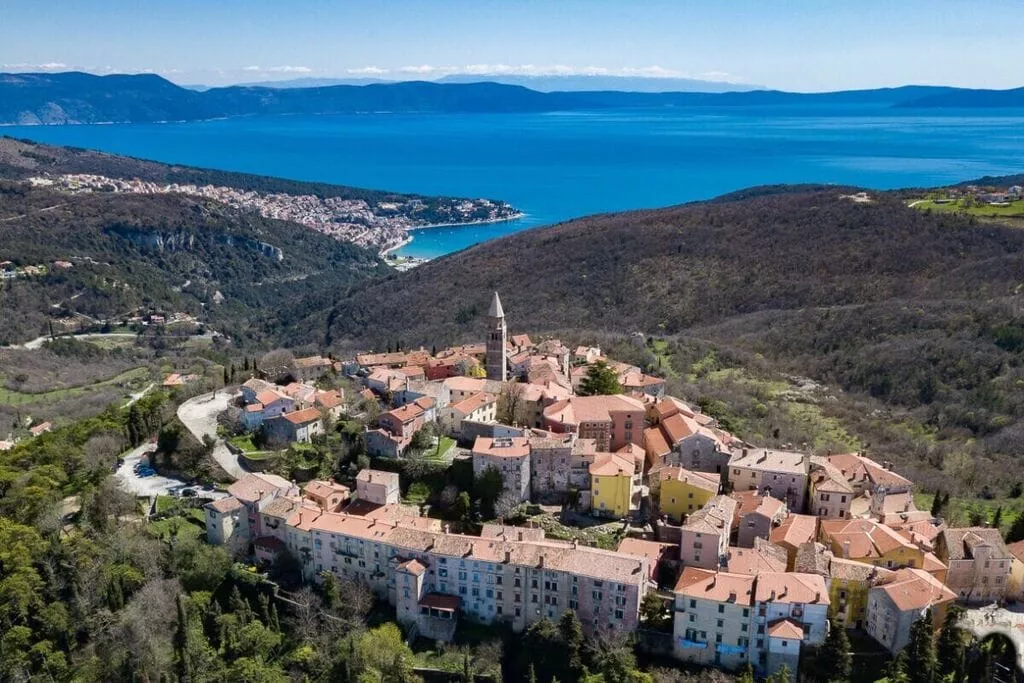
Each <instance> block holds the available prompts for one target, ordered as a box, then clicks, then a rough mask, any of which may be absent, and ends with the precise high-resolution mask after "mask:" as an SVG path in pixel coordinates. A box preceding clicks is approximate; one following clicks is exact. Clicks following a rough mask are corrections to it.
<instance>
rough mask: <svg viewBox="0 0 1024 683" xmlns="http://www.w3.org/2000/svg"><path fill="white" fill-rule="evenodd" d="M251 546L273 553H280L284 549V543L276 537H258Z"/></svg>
mask: <svg viewBox="0 0 1024 683" xmlns="http://www.w3.org/2000/svg"><path fill="white" fill-rule="evenodd" d="M253 545H256V546H258V547H260V548H264V549H265V550H272V551H274V552H280V551H281V550H284V548H285V545H284V541H282V540H281V539H280V538H278V537H277V536H260V537H259V538H257V539H256V540H255V541H253Z"/></svg>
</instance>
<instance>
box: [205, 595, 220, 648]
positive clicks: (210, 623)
mask: <svg viewBox="0 0 1024 683" xmlns="http://www.w3.org/2000/svg"><path fill="white" fill-rule="evenodd" d="M223 613H224V612H223V611H222V610H221V608H220V603H219V602H217V600H215V599H213V600H210V606H209V607H207V608H206V619H205V620H204V624H203V626H204V627H205V629H206V637H207V638H209V639H210V643H211V644H212V645H213V647H214V648H218V647H220V642H219V640H218V636H219V635H220V624H219V620H220V617H221V615H222V614H223Z"/></svg>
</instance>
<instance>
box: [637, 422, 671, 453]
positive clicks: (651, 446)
mask: <svg viewBox="0 0 1024 683" xmlns="http://www.w3.org/2000/svg"><path fill="white" fill-rule="evenodd" d="M644 448H645V449H646V450H647V453H648V454H649V455H650V456H651V458H653V459H657V458H660V457H661V456H664V455H668V454H669V453H671V452H672V449H671V448H670V447H669V445H668V441H666V440H665V436H664V435H663V434H662V433H661V429H660V428H658V427H648V428H647V429H645V430H644Z"/></svg>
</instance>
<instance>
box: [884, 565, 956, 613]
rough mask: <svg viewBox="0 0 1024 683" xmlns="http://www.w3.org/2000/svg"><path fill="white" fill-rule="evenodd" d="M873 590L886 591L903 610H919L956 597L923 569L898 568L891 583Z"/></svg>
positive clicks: (898, 607) (897, 606)
mask: <svg viewBox="0 0 1024 683" xmlns="http://www.w3.org/2000/svg"><path fill="white" fill-rule="evenodd" d="M872 590H880V591H883V592H885V594H886V595H888V596H889V599H890V600H892V602H893V604H895V605H896V608H897V609H899V610H900V611H901V612H908V611H914V612H917V611H920V610H923V609H926V608H928V607H931V606H934V605H937V604H942V603H945V602H950V601H952V600H954V599H955V598H956V594H955V593H954V592H953V591H951V590H950V589H949V588H947V587H946V586H944V585H943V584H942V583H941V582H940V581H939V580H938V579H936V578H935V577H934V576H932V575H931V574H929V573H928V572H926V571H924V570H923V569H900V570H897V571H896V577H895V579H894V580H893V581H892V582H891V583H887V584H885V585H883V586H879V587H877V588H873V589H872Z"/></svg>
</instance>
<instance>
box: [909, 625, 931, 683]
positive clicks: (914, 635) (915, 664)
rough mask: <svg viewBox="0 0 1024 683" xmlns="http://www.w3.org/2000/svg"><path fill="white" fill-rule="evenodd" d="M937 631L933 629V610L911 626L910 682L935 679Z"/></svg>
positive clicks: (926, 682) (927, 682) (925, 681)
mask: <svg viewBox="0 0 1024 683" xmlns="http://www.w3.org/2000/svg"><path fill="white" fill-rule="evenodd" d="M934 639H935V632H934V631H933V630H932V611H931V609H929V610H927V611H925V613H924V616H922V617H921V618H920V619H918V620H917V621H915V622H914V624H913V625H912V626H911V627H910V642H909V643H907V647H906V648H905V650H906V653H907V677H908V680H909V681H910V683H933V681H934V680H935V640H934Z"/></svg>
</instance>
